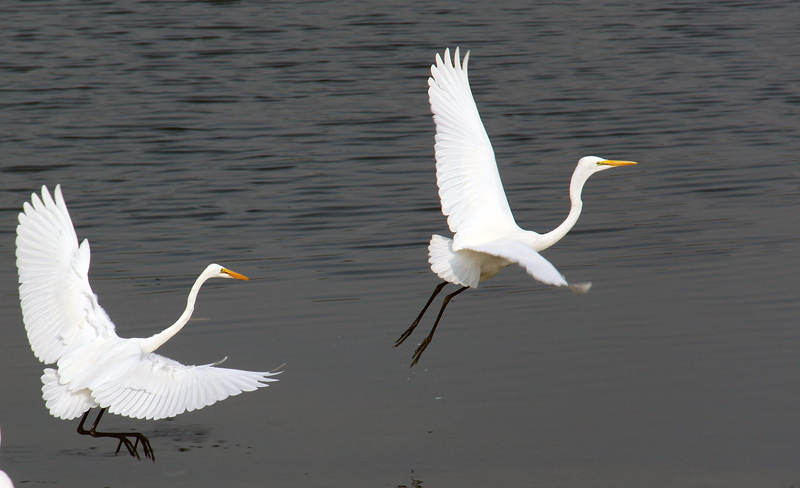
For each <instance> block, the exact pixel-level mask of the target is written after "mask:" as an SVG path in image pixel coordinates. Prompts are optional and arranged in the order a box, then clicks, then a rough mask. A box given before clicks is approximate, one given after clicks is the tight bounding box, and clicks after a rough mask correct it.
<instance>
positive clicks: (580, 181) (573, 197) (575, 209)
mask: <svg viewBox="0 0 800 488" xmlns="http://www.w3.org/2000/svg"><path fill="white" fill-rule="evenodd" d="M589 176H590V175H586V174H584V173H583V172H579V171H576V172H575V173H573V174H572V180H570V183H569V201H570V204H571V206H570V209H569V215H567V218H566V219H565V220H564V222H562V223H561V225H559V226H558V227H556V228H555V229H553V230H551V231H550V232H548V233H546V234H542V236H541V238H540V241H539V243H540V246H542V247H541V249H537V251H543V250H545V249H547V248H548V247H550V246H552V245H553V244H555V243H556V242H558V241H560V240H561V239H562V238H563V237H564V236H565V235H567V232H569V231H570V230H571V229H572V227H574V226H575V223H576V222H578V217H580V216H581V210H582V209H583V200H581V192H582V191H583V185H584V184H585V183H586V180H588V179H589Z"/></svg>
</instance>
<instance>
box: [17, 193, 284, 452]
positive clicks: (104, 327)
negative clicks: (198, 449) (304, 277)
mask: <svg viewBox="0 0 800 488" xmlns="http://www.w3.org/2000/svg"><path fill="white" fill-rule="evenodd" d="M16 245H17V268H18V269H19V283H20V286H19V295H20V303H21V306H22V316H23V320H24V322H25V329H26V330H27V333H28V340H29V341H30V344H31V348H32V349H33V352H34V354H35V355H36V357H37V358H39V360H41V361H42V362H43V363H45V364H54V363H55V365H56V366H55V367H53V368H46V369H45V370H44V374H43V375H42V382H43V383H44V386H43V387H42V392H43V397H44V400H45V404H46V406H47V408H48V409H49V410H50V413H51V414H52V415H53V416H55V417H58V418H61V419H73V418H76V417H78V416H80V415H81V414H83V418H82V419H81V422H80V425H79V426H78V432H79V433H81V434H87V435H92V436H94V437H113V438H116V439H118V440H119V445H118V446H117V452H119V449H120V448H121V447H122V445H125V447H126V448H127V449H128V452H129V453H130V454H131V455H135V456H136V457H139V454H138V451H137V447H138V445H139V443H141V444H142V448H143V450H144V454H145V456H146V457H150V458H152V459H155V458H154V456H153V450H152V447H151V446H150V442H149V441H148V440H147V438H146V437H145V436H144V435H142V434H141V433H138V432H131V433H108V432H98V431H97V425H98V423H99V422H100V418H101V417H102V415H103V413H104V412H105V411H106V410H108V411H109V412H111V413H114V414H118V415H124V416H127V417H132V418H137V419H153V420H157V419H163V418H166V417H173V416H175V415H178V414H180V413H183V412H186V411H192V410H197V409H199V408H203V407H205V406H208V405H211V404H213V403H215V402H217V401H219V400H223V399H225V398H227V397H229V396H232V395H238V394H239V393H241V392H243V391H253V390H255V389H257V388H259V387H263V386H267V383H268V382H270V381H277V380H276V379H275V378H272V377H271V376H273V375H275V374H276V373H272V372H251V371H241V370H235V369H227V368H219V367H216V364H217V363H215V364H207V365H201V366H184V365H183V364H180V363H179V362H177V361H173V360H172V359H169V358H166V357H164V356H160V355H158V354H155V352H154V351H155V350H156V349H158V347H159V346H161V345H163V344H164V343H165V342H167V341H168V340H169V339H170V338H172V337H173V336H174V335H175V334H177V333H178V332H179V331H180V330H181V329H182V328H183V326H184V325H186V323H187V322H188V321H189V319H190V318H191V316H192V312H193V311H194V305H195V301H196V300H197V294H198V292H199V291H200V287H201V286H203V283H205V282H206V280H208V279H210V278H236V279H240V280H247V277H245V276H243V275H240V274H238V273H236V272H233V271H231V270H229V269H226V268H224V267H222V266H220V265H218V264H211V265H209V266H208V267H207V268H206V269H205V270H204V271H203V272H202V273H201V274H200V276H199V277H198V278H197V280H196V281H195V283H194V285H193V286H192V288H191V291H190V292H189V297H188V299H187V304H186V309H185V310H184V312H183V314H181V316H180V317H179V318H178V320H177V321H176V322H175V323H174V324H172V325H171V326H169V327H168V328H166V329H165V330H164V331H163V332H160V333H158V334H155V335H153V336H151V337H147V338H131V339H124V338H121V337H118V336H117V334H116V332H115V327H114V323H113V322H112V321H111V319H110V318H109V317H108V315H107V314H106V312H105V310H103V308H102V307H101V306H100V304H99V303H98V301H97V296H96V295H95V294H94V292H93V291H92V288H91V286H90V284H89V262H90V251H89V242H88V241H86V240H84V241H83V242H82V243H81V244H80V245H79V244H78V237H77V235H76V233H75V229H74V228H73V225H72V220H71V218H70V216H69V212H68V210H67V206H66V203H65V202H64V198H63V196H62V194H61V187H60V185H59V186H56V188H55V192H54V195H53V196H51V195H50V192H49V191H48V190H47V188H46V187H42V195H41V198H40V197H39V196H38V195H37V194H35V193H34V194H33V195H32V196H31V201H30V203H28V202H25V204H24V206H23V212H22V213H20V214H19V225H18V226H17V240H16ZM94 407H100V408H101V410H100V412H99V413H98V415H97V418H96V420H95V422H94V423H93V425H92V426H91V427H90V428H89V429H86V428H85V427H84V423H85V421H86V418H87V416H88V414H89V410H90V409H91V408H94ZM131 439H134V440H131Z"/></svg>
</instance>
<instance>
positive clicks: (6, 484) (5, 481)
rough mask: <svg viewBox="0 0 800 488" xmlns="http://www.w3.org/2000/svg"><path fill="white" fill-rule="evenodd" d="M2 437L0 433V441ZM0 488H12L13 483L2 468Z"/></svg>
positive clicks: (0, 470) (0, 471)
mask: <svg viewBox="0 0 800 488" xmlns="http://www.w3.org/2000/svg"><path fill="white" fill-rule="evenodd" d="M2 438H3V435H2V434H0V441H2ZM0 488H14V483H12V482H11V478H9V477H8V475H7V474H6V472H5V471H3V470H2V469H0Z"/></svg>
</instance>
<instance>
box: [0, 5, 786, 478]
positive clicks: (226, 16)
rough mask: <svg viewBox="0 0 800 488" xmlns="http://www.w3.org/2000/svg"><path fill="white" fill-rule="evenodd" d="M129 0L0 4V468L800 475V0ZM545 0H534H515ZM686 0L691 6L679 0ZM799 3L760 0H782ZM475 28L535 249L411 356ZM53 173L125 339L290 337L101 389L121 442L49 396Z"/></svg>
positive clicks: (478, 80) (50, 471)
mask: <svg viewBox="0 0 800 488" xmlns="http://www.w3.org/2000/svg"><path fill="white" fill-rule="evenodd" d="M523 3H524V2H508V3H506V2H461V3H459V4H458V5H457V6H456V4H453V3H436V2H419V3H409V2H395V3H386V2H380V3H376V4H375V5H374V6H370V5H365V4H362V3H359V2H291V3H290V2H287V3H282V4H274V3H267V2H255V1H241V2H237V1H206V2H199V1H198V2H188V1H181V2H170V1H159V2H155V1H136V2H134V1H116V2H88V1H87V2H79V3H77V2H67V1H63V2H50V1H40V2H19V1H16V2H14V1H11V2H4V3H3V4H2V7H0V50H2V53H3V54H2V55H0V90H2V91H1V92H0V150H2V160H0V173H1V174H0V263H2V266H0V297H2V306H0V325H2V327H1V328H0V371H1V372H2V376H1V378H0V382H1V383H0V386H1V389H0V426H2V432H3V444H2V451H1V452H0V467H1V468H2V469H4V470H5V471H7V472H8V473H9V475H10V476H11V477H12V479H14V481H15V483H16V484H17V486H18V487H19V486H42V485H47V486H53V485H55V486H98V487H101V486H112V487H141V486H181V487H183V486H185V487H216V486H275V487H352V486H364V487H389V488H395V487H399V486H423V487H428V488H441V487H497V486H509V487H531V486H537V487H538V486H547V487H595V486H597V487H600V486H602V487H608V486H614V487H642V486H648V487H661V486H664V487H687V486H703V487H753V486H765V487H766V486H772V487H789V486H794V485H798V484H800V463H798V458H800V415H799V414H798V405H800V348H798V345H799V344H800V327H798V323H797V318H798V315H799V314H798V312H799V311H800V307H798V291H800V285H798V279H797V274H798V269H800V226H798V208H800V175H799V173H800V169H799V168H800V164H799V163H798V158H797V154H798V152H799V151H800V29H798V28H797V19H798V18H800V4H798V3H796V2H775V3H772V2H765V3H763V4H762V3H761V2H752V3H748V2H738V1H708V2H702V3H701V2H669V1H667V2H656V1H650V2H647V1H641V2H605V1H599V2H598V1H575V2H563V3H557V4H550V3H548V4H547V5H541V6H528V7H522V6H521V5H522V4H523ZM528 3H533V2H528ZM693 4H697V5H693ZM778 4H780V5H782V6H762V5H778ZM456 45H459V46H461V48H462V49H470V50H472V59H471V63H470V69H471V80H472V87H473V92H474V94H475V96H476V98H477V100H478V106H479V108H480V110H481V113H482V115H483V118H484V121H485V124H486V127H487V130H488V132H489V134H490V137H491V138H492V141H493V143H494V147H495V152H496V153H497V156H498V161H499V163H500V169H501V175H502V177H503V180H504V183H505V187H506V190H507V193H508V197H509V200H510V202H511V206H512V208H513V209H514V211H515V214H516V217H517V220H518V222H519V223H520V224H521V225H523V226H524V227H527V228H529V229H533V230H537V231H548V230H550V229H552V228H553V227H554V226H556V225H557V224H558V223H560V221H561V220H562V219H563V218H564V217H565V216H566V213H567V210H568V206H569V200H568V196H567V191H566V189H567V185H568V181H569V177H570V174H571V173H572V170H573V168H574V165H575V163H576V161H577V160H578V159H579V158H580V157H581V156H585V155H598V156H603V157H608V158H617V159H630V160H635V161H639V162H640V165H639V166H636V167H633V168H624V169H618V170H614V171H611V172H605V173H603V174H601V175H597V176H595V177H593V178H592V179H591V180H590V181H589V183H588V185H587V188H586V190H585V192H584V201H585V203H586V206H585V207H584V214H583V216H582V217H581V219H580V221H579V223H578V225H577V226H576V228H575V229H574V230H573V232H571V233H570V234H569V235H568V236H567V237H566V238H565V239H564V240H563V241H562V242H561V243H559V244H558V245H556V246H555V247H554V248H552V249H550V250H548V251H546V252H545V253H544V254H545V257H547V258H548V259H549V260H550V261H551V262H553V263H554V264H555V265H556V266H557V267H558V268H559V270H560V271H561V272H563V273H564V274H566V276H567V277H568V278H569V279H571V280H573V281H592V282H593V283H594V288H593V289H592V290H591V292H590V293H589V294H587V295H585V296H578V295H575V294H572V293H569V292H567V291H564V290H558V289H551V288H548V287H545V286H541V285H539V284H538V283H537V282H535V281H534V280H532V279H530V277H528V276H527V275H526V274H525V273H524V271H522V270H521V269H519V268H517V267H512V268H509V269H507V270H505V271H503V272H502V273H501V274H500V275H498V276H497V277H496V278H494V279H493V280H491V281H489V282H487V283H485V284H484V285H485V286H481V288H480V289H478V290H471V291H469V292H466V293H464V294H462V295H460V296H459V297H458V298H457V299H456V300H454V301H453V303H452V304H451V305H450V308H449V309H448V313H447V314H446V315H445V318H444V321H443V323H442V325H441V326H440V328H439V330H438V332H437V337H436V339H435V340H434V341H433V343H432V345H431V346H430V347H429V348H428V350H427V352H426V354H425V355H424V356H423V358H422V361H421V362H420V364H418V365H417V366H416V367H415V368H414V369H409V367H408V365H409V362H410V359H411V355H412V352H413V349H414V345H415V343H416V342H418V341H419V340H421V339H422V337H424V335H425V334H426V333H427V331H428V328H429V327H430V324H431V320H432V318H433V316H432V315H431V316H430V317H428V318H427V320H425V322H424V323H423V324H422V325H421V326H420V328H419V330H418V331H417V332H416V334H415V335H414V336H412V338H411V339H410V340H409V341H407V343H406V344H403V346H401V347H399V348H393V347H392V345H393V343H394V340H395V339H396V338H397V337H398V336H399V335H400V333H401V332H402V331H403V330H405V328H406V327H407V326H408V325H409V324H410V322H411V320H412V319H413V318H414V317H415V316H416V314H417V313H418V311H419V309H420V307H421V306H422V305H423V304H424V302H425V300H426V298H427V296H428V294H429V293H430V291H431V290H432V289H433V287H434V286H435V284H436V283H437V282H438V280H437V278H436V277H435V276H434V275H433V274H432V273H431V272H430V270H429V268H428V265H427V250H426V245H427V242H428V240H429V239H430V235H431V234H432V233H434V232H436V233H447V228H446V224H445V219H444V217H443V216H442V215H441V213H440V210H439V207H438V205H439V203H438V198H437V193H436V186H435V179H434V163H433V123H432V122H431V119H430V114H429V108H428V102H427V94H426V89H427V81H426V80H427V76H428V73H429V66H430V64H431V63H432V62H433V59H434V55H435V53H436V52H442V51H443V50H444V48H445V47H447V46H450V47H455V46H456ZM56 183H61V184H62V185H63V190H64V194H65V197H66V199H67V203H68V204H69V207H70V210H71V213H72V218H73V221H74V223H75V225H76V227H77V230H78V235H79V237H80V238H81V239H82V238H88V239H89V240H90V241H91V244H92V257H93V260H92V270H91V279H92V285H93V287H94V290H95V292H96V293H97V294H98V295H99V297H100V303H101V304H102V305H103V306H104V307H105V308H106V310H107V311H108V312H109V314H110V316H111V317H112V318H113V319H114V320H115V322H116V324H117V331H118V333H119V334H120V335H121V336H124V337H142V336H147V335H150V334H153V333H155V332H157V331H160V330H161V329H162V328H164V327H165V326H166V325H168V324H170V323H172V322H173V321H174V320H175V318H176V317H177V316H178V315H179V314H180V312H181V310H182V309H183V306H184V304H185V296H186V293H187V292H188V289H189V287H190V285H191V283H192V282H193V280H194V278H195V276H196V275H197V274H198V273H199V272H200V271H202V269H203V268H204V267H205V266H206V264H208V263H209V262H219V263H222V264H224V265H226V266H229V267H231V268H232V269H234V270H236V271H239V272H241V273H243V274H246V275H248V276H250V277H251V278H253V279H252V281H250V282H247V283H244V282H230V281H221V280H219V281H212V282H210V283H208V284H207V285H206V287H205V288H204V289H203V291H202V292H201V294H200V301H199V305H198V307H197V309H196V312H195V317H196V320H193V321H192V322H190V324H189V325H188V326H187V327H186V329H184V331H182V332H181V333H180V334H179V335H178V336H177V337H176V338H174V339H173V340H172V341H171V342H169V343H168V344H166V345H165V346H164V347H163V348H162V349H161V350H160V352H162V353H163V354H165V355H167V356H169V357H172V358H175V359H178V360H180V361H182V362H185V363H189V364H200V363H208V362H213V361H215V360H218V359H220V358H222V357H224V356H228V357H229V359H228V362H227V366H229V367H234V368H243V369H252V370H264V369H272V368H278V367H281V365H284V364H285V365H284V366H282V369H283V370H284V371H285V372H284V373H283V375H281V377H280V379H281V381H280V382H278V383H276V384H273V385H271V386H270V387H269V388H267V389H265V390H260V391H258V392H254V393H247V394H243V395H241V396H239V397H235V398H231V399H228V400H226V401H224V402H221V403H219V404H217V405H214V406H212V407H208V408H206V409H203V410H200V411H197V412H193V413H188V414H183V415H180V416H178V417H176V418H175V419H172V420H162V421H156V422H153V421H137V420H132V419H128V418H123V417H113V416H110V417H109V418H106V419H104V424H105V425H106V427H108V428H111V429H119V430H125V429H138V430H141V431H142V432H144V433H146V434H147V435H148V436H150V439H151V441H152V442H153V446H154V448H155V449H156V455H157V462H156V463H155V464H153V463H150V462H137V461H136V460H134V459H131V458H130V457H129V456H127V455H120V456H116V457H114V456H113V454H112V451H113V448H114V447H115V446H114V445H113V442H110V441H109V442H104V440H103V439H100V440H95V439H90V438H87V437H81V436H78V435H77V434H76V433H75V427H76V424H77V422H75V421H69V422H67V421H62V420H58V419H55V418H52V417H51V416H50V415H49V413H48V411H47V409H46V408H45V406H44V403H43V401H42V400H41V392H40V383H39V376H40V375H41V370H42V365H41V364H39V363H38V362H37V360H36V359H35V357H34V356H33V354H32V352H31V350H30V347H29V345H28V342H27V339H26V336H25V332H24V328H23V324H22V320H21V316H20V311H19V305H18V297H17V284H16V280H17V278H16V268H15V266H14V227H15V225H16V216H17V213H18V212H19V211H20V209H21V206H22V203H23V201H25V200H26V199H28V198H29V196H30V193H31V192H33V191H35V190H37V188H38V187H39V186H41V185H42V184H47V185H49V186H51V187H52V186H53V185H55V184H56Z"/></svg>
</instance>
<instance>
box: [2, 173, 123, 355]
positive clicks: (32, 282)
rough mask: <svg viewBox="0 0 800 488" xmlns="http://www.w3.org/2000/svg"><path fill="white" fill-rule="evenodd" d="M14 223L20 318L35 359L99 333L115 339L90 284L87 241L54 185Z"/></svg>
mask: <svg viewBox="0 0 800 488" xmlns="http://www.w3.org/2000/svg"><path fill="white" fill-rule="evenodd" d="M23 209H24V211H23V213H20V214H19V225H18V226H17V241H16V242H17V268H18V269H19V282H20V286H19V297H20V302H21V305H22V318H23V320H24V322H25V329H26V330H27V331H28V340H29V341H30V343H31V348H32V349H33V353H34V354H36V357H37V358H39V359H40V360H41V361H42V362H44V363H48V364H49V363H54V362H56V361H58V360H59V359H60V358H61V357H62V356H63V355H64V354H66V353H68V352H70V351H72V350H75V349H76V348H78V347H80V346H82V345H85V344H87V343H89V342H92V341H94V340H95V339H97V338H98V337H107V338H110V337H116V334H115V332H114V324H113V323H112V322H111V319H109V318H108V315H107V314H106V312H105V311H104V310H103V309H102V307H100V305H99V304H98V303H97V297H96V296H95V294H94V293H93V292H92V287H91V286H90V285H89V261H90V259H91V252H90V251H89V242H88V241H86V240H84V241H83V243H82V244H81V245H80V246H78V237H77V235H76V234H75V229H74V228H73V226H72V220H71V219H70V217H69V212H68V211H67V205H66V204H65V203H64V197H63V196H62V195H61V186H60V185H58V186H56V189H55V200H54V199H53V198H52V197H51V196H50V193H49V192H48V191H47V187H44V186H43V187H42V197H41V199H40V198H39V196H38V195H36V194H35V193H34V194H33V195H31V203H28V202H25V204H24V206H23Z"/></svg>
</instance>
